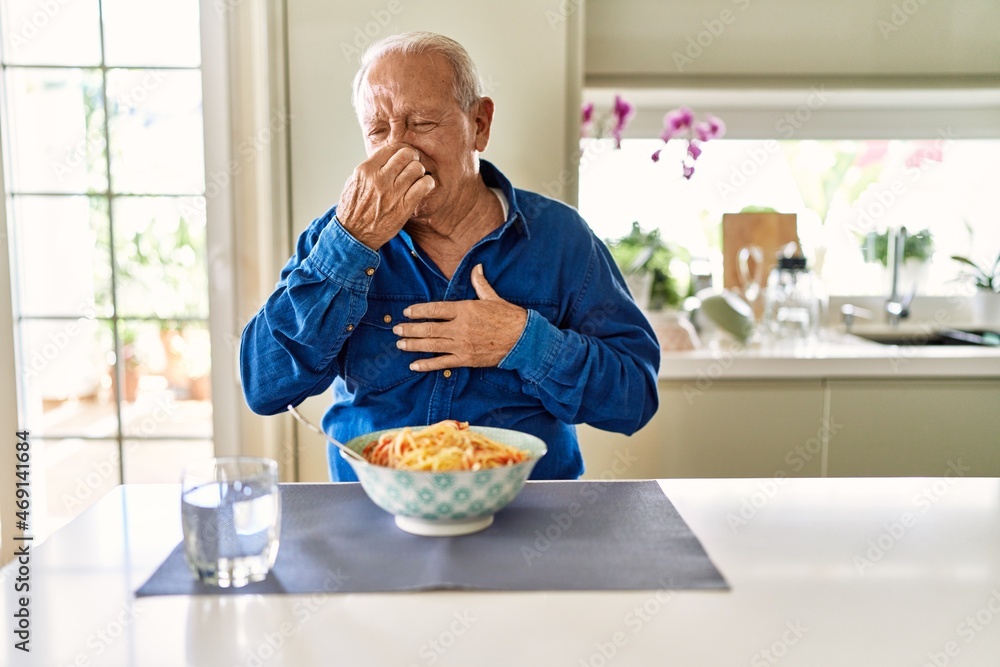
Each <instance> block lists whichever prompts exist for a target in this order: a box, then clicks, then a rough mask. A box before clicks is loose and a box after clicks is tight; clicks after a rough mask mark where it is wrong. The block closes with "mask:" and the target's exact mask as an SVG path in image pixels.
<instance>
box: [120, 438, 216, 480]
mask: <svg viewBox="0 0 1000 667" xmlns="http://www.w3.org/2000/svg"><path fill="white" fill-rule="evenodd" d="M212 456H214V454H213V448H212V441H211V440H126V441H125V481H126V483H128V484H159V483H164V482H167V483H171V484H177V483H178V482H180V481H181V471H182V470H183V469H184V466H186V465H187V464H188V463H191V462H193V461H198V460H200V459H207V458H211V457H212Z"/></svg>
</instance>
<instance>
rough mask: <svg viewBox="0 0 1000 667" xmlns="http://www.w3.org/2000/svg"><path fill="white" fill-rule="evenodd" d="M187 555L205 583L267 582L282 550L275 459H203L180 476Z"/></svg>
mask: <svg viewBox="0 0 1000 667" xmlns="http://www.w3.org/2000/svg"><path fill="white" fill-rule="evenodd" d="M181 487H182V488H181V523H182V525H183V528H184V555H185V557H186V558H187V562H188V566H190V568H191V571H192V572H193V573H194V575H195V576H196V577H197V578H198V579H199V580H201V581H202V583H205V584H210V585H213V586H219V587H221V588H228V587H230V586H231V587H233V588H239V587H240V586H246V585H247V584H248V583H250V582H251V581H263V580H264V578H265V577H267V573H268V572H269V571H270V569H271V567H272V566H273V565H274V559H275V558H276V557H277V555H278V536H279V532H280V528H281V496H280V495H279V492H278V464H277V462H275V461H274V460H272V459H266V458H256V457H250V456H232V457H222V458H215V459H208V460H205V461H200V462H197V463H193V464H191V465H189V466H187V467H186V468H185V469H184V474H183V478H182V481H181Z"/></svg>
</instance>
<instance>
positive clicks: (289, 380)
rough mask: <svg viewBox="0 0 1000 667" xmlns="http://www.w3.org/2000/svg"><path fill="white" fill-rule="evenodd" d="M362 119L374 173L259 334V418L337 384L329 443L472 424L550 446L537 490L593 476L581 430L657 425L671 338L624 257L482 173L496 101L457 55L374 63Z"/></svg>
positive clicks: (254, 329)
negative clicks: (632, 283) (639, 298)
mask: <svg viewBox="0 0 1000 667" xmlns="http://www.w3.org/2000/svg"><path fill="white" fill-rule="evenodd" d="M353 101H354V107H355V110H356V111H357V114H358V119H359V121H360V123H361V129H362V133H363V134H364V140H365V148H366V153H367V155H368V158H367V159H366V160H365V161H364V162H362V163H361V164H359V165H358V166H357V168H356V169H355V170H354V173H353V174H352V175H351V177H350V178H349V179H348V180H347V183H346V185H345V186H344V189H343V192H342V194H341V195H340V202H339V203H338V204H337V205H336V206H335V207H333V208H332V209H330V210H329V211H328V212H327V213H326V214H325V215H323V216H322V217H320V218H318V219H316V220H314V221H313V222H312V224H311V225H310V226H309V227H308V228H307V229H306V230H305V231H304V232H303V233H302V235H301V236H300V237H299V240H298V245H297V248H296V251H295V254H294V256H293V257H292V258H291V259H290V260H289V261H288V264H287V265H286V266H285V267H284V269H283V270H282V272H281V277H280V280H279V282H278V285H277V287H276V289H275V291H274V293H273V294H272V295H271V296H270V298H269V299H268V300H267V302H266V303H265V304H264V306H263V307H262V308H261V310H260V311H259V312H258V313H257V314H256V315H254V317H253V318H252V319H251V320H250V322H249V323H248V324H247V326H246V328H245V330H244V332H243V340H242V346H241V349H240V358H241V360H240V366H241V371H242V381H243V390H244V394H245V396H246V400H247V403H248V405H249V406H250V408H251V409H252V410H254V411H255V412H257V413H259V414H277V413H279V412H281V411H282V410H284V409H285V408H286V406H287V405H288V404H289V403H291V404H298V403H299V402H301V401H302V400H304V399H305V398H307V397H309V396H313V395H315V394H318V393H320V392H322V391H324V390H326V389H327V388H328V387H330V386H331V385H332V387H333V405H332V406H331V407H330V408H329V410H328V411H327V412H326V415H325V416H324V418H323V428H324V429H325V430H326V431H327V432H328V433H330V434H331V435H332V436H334V437H335V438H338V439H340V440H342V441H344V440H348V439H349V438H352V437H354V436H357V435H361V434H363V433H367V432H370V431H374V430H378V429H384V428H392V427H399V426H407V425H421V424H431V423H435V422H438V421H441V420H444V419H456V420H459V421H468V422H469V423H471V424H473V425H486V426H500V427H504V428H511V429H517V430H521V431H525V432H528V433H532V434H534V435H536V436H538V437H540V438H541V439H542V440H544V441H545V442H546V444H547V445H548V454H546V455H545V456H544V457H543V458H542V460H541V461H539V463H538V464H537V465H536V467H535V469H534V472H533V474H532V477H534V478H537V479H572V478H576V477H578V476H579V475H580V474H581V473H582V472H583V461H582V458H581V455H580V450H579V447H578V445H577V439H576V430H575V428H574V427H573V426H572V425H573V424H578V423H588V424H591V425H593V426H596V427H598V428H602V429H607V430H611V431H617V432H620V433H632V432H634V431H636V430H637V429H639V428H640V427H642V426H643V425H644V424H645V423H646V422H647V421H649V419H650V418H651V417H652V415H653V413H654V412H655V411H656V407H657V393H656V376H657V370H658V367H659V359H660V356H659V349H658V347H657V343H656V339H655V337H654V335H653V332H652V330H651V329H650V327H649V324H648V323H647V322H646V320H645V318H644V317H643V316H642V313H641V312H640V311H639V309H638V308H637V307H636V306H635V304H634V302H633V301H632V299H631V298H630V297H629V295H628V291H627V289H626V288H625V286H624V282H623V280H622V277H621V275H620V273H619V272H618V270H617V269H616V267H615V265H614V263H613V261H612V259H611V257H610V255H609V254H608V252H607V250H606V248H605V247H604V246H603V245H602V243H601V241H600V240H598V239H597V238H596V237H595V236H594V234H593V233H592V232H591V231H590V229H589V228H588V227H587V225H586V223H585V222H584V221H583V220H582V219H581V218H580V216H579V214H577V213H576V211H574V210H573V209H572V208H570V207H568V206H566V205H564V204H561V203H559V202H557V201H554V200H551V199H547V198H545V197H542V196H541V195H538V194H534V193H531V192H526V191H524V190H518V189H515V188H513V187H512V186H511V184H510V182H509V181H508V180H507V179H506V178H505V177H504V175H503V174H501V173H500V171H499V170H498V169H497V168H496V167H494V166H493V165H492V164H490V163H489V162H486V161H485V160H481V159H480V158H479V154H480V153H481V152H482V151H483V150H485V149H486V145H487V143H488V141H489V139H490V127H491V124H492V121H493V100H491V99H490V98H488V97H483V96H482V95H481V93H480V88H479V77H478V73H477V72H476V68H475V65H474V64H473V63H472V61H471V59H470V58H469V55H468V54H467V53H466V51H465V49H463V48H462V46H461V45H459V44H458V43H457V42H455V41H453V40H451V39H448V38H446V37H442V36H440V35H435V34H431V33H407V34H401V35H395V36H391V37H389V38H387V39H384V40H382V41H381V42H379V43H376V44H374V45H372V46H371V47H370V48H369V50H368V51H367V52H366V53H365V55H364V56H363V58H362V63H361V68H360V70H359V71H358V73H357V76H356V77H355V80H354V97H353ZM330 459H331V470H330V474H331V477H332V479H334V480H353V479H355V477H354V475H353V472H352V471H351V469H350V467H349V466H347V464H346V463H344V462H343V461H340V460H339V459H340V457H335V456H331V457H330Z"/></svg>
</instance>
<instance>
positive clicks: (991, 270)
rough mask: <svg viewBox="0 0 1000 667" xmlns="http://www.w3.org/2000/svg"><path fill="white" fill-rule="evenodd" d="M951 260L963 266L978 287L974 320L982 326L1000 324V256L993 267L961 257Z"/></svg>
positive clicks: (974, 297)
mask: <svg viewBox="0 0 1000 667" xmlns="http://www.w3.org/2000/svg"><path fill="white" fill-rule="evenodd" d="M951 258H952V259H953V260H955V261H956V262H959V263H960V264H962V265H963V268H965V269H966V273H967V275H968V276H970V277H971V278H972V280H973V284H974V285H975V286H976V293H975V295H974V296H973V299H972V315H973V319H974V320H975V321H976V323H977V324H980V325H993V326H995V325H998V324H1000V255H997V258H996V260H995V261H994V262H993V265H992V266H989V265H987V264H977V263H976V262H974V261H973V260H971V259H969V258H968V257H963V256H961V255H952V256H951Z"/></svg>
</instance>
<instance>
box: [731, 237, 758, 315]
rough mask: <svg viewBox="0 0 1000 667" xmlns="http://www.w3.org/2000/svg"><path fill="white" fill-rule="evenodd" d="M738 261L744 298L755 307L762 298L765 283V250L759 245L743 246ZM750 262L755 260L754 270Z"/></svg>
mask: <svg viewBox="0 0 1000 667" xmlns="http://www.w3.org/2000/svg"><path fill="white" fill-rule="evenodd" d="M737 260H738V263H739V270H740V271H739V273H740V288H741V289H742V290H743V297H744V298H745V299H746V300H747V303H749V304H750V305H751V306H753V304H754V302H756V301H757V297H759V296H760V288H761V285H762V284H763V283H764V249H763V248H761V247H760V246H759V245H747V246H743V247H742V248H740V252H739V254H738V256H737ZM750 260H753V267H752V268H751V266H750Z"/></svg>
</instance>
